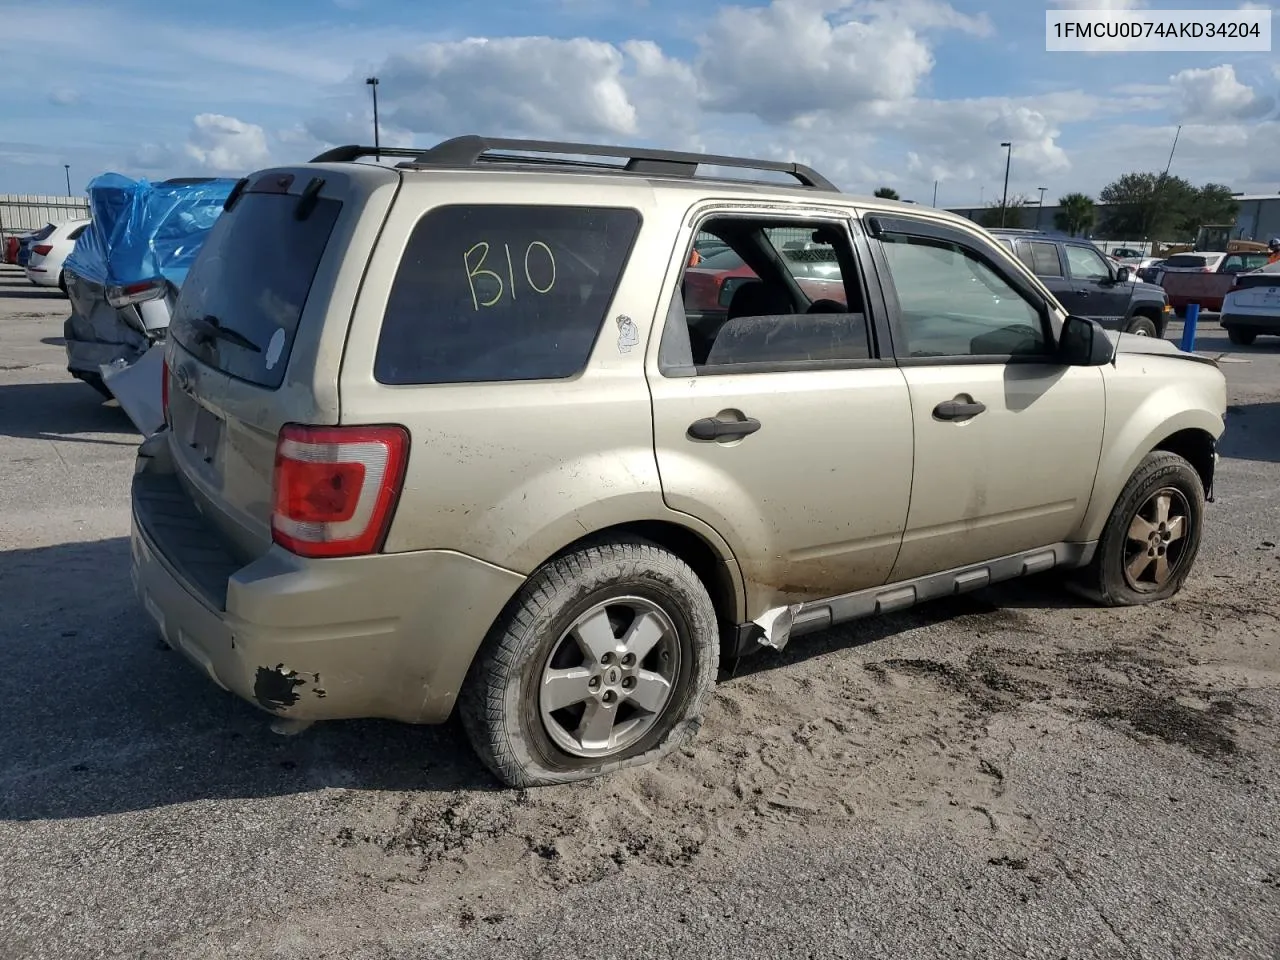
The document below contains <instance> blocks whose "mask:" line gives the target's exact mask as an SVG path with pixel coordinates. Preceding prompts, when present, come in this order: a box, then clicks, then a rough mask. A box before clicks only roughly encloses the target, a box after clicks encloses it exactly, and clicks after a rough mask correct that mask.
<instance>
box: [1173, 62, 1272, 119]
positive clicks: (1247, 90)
mask: <svg viewBox="0 0 1280 960" xmlns="http://www.w3.org/2000/svg"><path fill="white" fill-rule="evenodd" d="M1169 83H1170V84H1171V85H1172V86H1173V88H1174V89H1175V90H1176V91H1177V92H1178V94H1179V97H1180V104H1179V112H1180V115H1181V117H1182V118H1183V119H1184V120H1190V121H1203V122H1207V123H1214V122H1218V123H1224V122H1230V121H1231V120H1235V119H1248V118H1251V117H1260V116H1262V115H1263V114H1266V113H1268V112H1269V111H1270V110H1271V108H1272V106H1273V105H1274V101H1273V100H1272V99H1271V98H1270V97H1264V96H1261V95H1259V94H1258V93H1257V92H1256V91H1255V90H1254V89H1253V88H1252V87H1250V86H1248V85H1247V84H1244V83H1241V82H1240V81H1239V80H1238V79H1237V78H1236V71H1235V67H1233V66H1232V65H1231V64H1222V65H1220V66H1217V67H1211V68H1209V69H1207V70H1201V69H1195V68H1192V69H1188V70H1183V71H1181V72H1179V73H1176V74H1174V75H1173V76H1172V77H1170V78H1169Z"/></svg>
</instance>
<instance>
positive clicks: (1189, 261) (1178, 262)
mask: <svg viewBox="0 0 1280 960" xmlns="http://www.w3.org/2000/svg"><path fill="white" fill-rule="evenodd" d="M1164 265H1165V266H1166V267H1207V266H1208V265H1209V257H1199V256H1196V255H1195V254H1191V253H1178V254H1175V255H1174V256H1172V257H1170V258H1169V259H1168V260H1166V261H1165V262H1164Z"/></svg>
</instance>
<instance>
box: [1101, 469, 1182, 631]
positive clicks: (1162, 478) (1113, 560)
mask: <svg viewBox="0 0 1280 960" xmlns="http://www.w3.org/2000/svg"><path fill="white" fill-rule="evenodd" d="M1203 522H1204V484H1203V483H1202V482H1201V480H1200V475H1199V474H1198V473H1196V471H1195V468H1194V467H1192V466H1191V464H1190V463H1188V462H1187V461H1186V460H1184V459H1183V458H1182V457H1180V456H1178V455H1177V454H1176V453H1166V452H1165V451H1162V450H1155V451H1152V452H1151V453H1149V454H1147V455H1146V456H1145V457H1144V458H1143V459H1142V462H1141V463H1140V464H1138V469H1137V470H1135V471H1134V472H1133V476H1132V477H1130V478H1129V482H1128V483H1126V484H1125V487H1124V490H1123V491H1122V492H1121V494H1120V498H1119V500H1117V501H1116V505H1115V507H1114V508H1112V511H1111V516H1110V517H1109V518H1108V519H1107V525H1106V527H1105V528H1104V529H1103V531H1102V537H1101V538H1100V539H1099V540H1098V548H1097V551H1096V552H1095V553H1094V555H1093V560H1092V561H1091V562H1090V563H1089V565H1088V566H1087V567H1085V568H1084V569H1083V570H1081V571H1080V572H1079V574H1078V579H1077V585H1078V586H1079V587H1080V588H1082V591H1083V592H1084V593H1085V594H1086V595H1087V596H1089V597H1090V598H1091V599H1093V600H1096V601H1097V602H1099V603H1101V604H1103V605H1104V606H1109V607H1122V606H1136V605H1138V604H1146V603H1154V602H1156V601H1158V600H1166V599H1168V598H1169V597H1172V596H1173V595H1174V594H1175V593H1177V592H1178V591H1179V590H1181V589H1182V585H1183V584H1184V583H1185V582H1186V579H1187V576H1188V575H1189V574H1190V573H1191V568H1192V566H1193V565H1194V563H1195V559H1196V554H1197V553H1198V552H1199V550H1200V538H1201V533H1202V526H1203Z"/></svg>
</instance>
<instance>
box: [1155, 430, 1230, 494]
mask: <svg viewBox="0 0 1280 960" xmlns="http://www.w3.org/2000/svg"><path fill="white" fill-rule="evenodd" d="M1217 446H1218V442H1217V440H1216V439H1214V436H1213V434H1211V433H1209V431H1208V430H1204V429H1201V428H1199V427H1188V428H1186V429H1184V430H1179V431H1178V432H1177V433H1173V434H1170V435H1169V436H1167V437H1165V438H1164V439H1163V440H1161V441H1160V442H1159V443H1157V444H1156V445H1155V446H1154V447H1153V448H1152V450H1153V451H1154V450H1163V451H1165V452H1166V453H1176V454H1177V455H1178V456H1180V457H1181V458H1182V459H1183V460H1186V461H1187V462H1188V463H1189V464H1191V466H1193V467H1194V468H1195V471H1196V473H1198V474H1199V475H1200V482H1201V483H1203V484H1204V489H1205V493H1206V494H1211V493H1212V491H1213V472H1214V468H1215V466H1216V465H1217Z"/></svg>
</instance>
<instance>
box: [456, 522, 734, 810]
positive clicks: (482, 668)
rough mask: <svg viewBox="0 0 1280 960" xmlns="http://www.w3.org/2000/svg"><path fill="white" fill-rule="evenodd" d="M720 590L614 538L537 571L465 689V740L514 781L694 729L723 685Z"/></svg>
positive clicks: (659, 555) (595, 768) (535, 782)
mask: <svg viewBox="0 0 1280 960" xmlns="http://www.w3.org/2000/svg"><path fill="white" fill-rule="evenodd" d="M718 662H719V626H718V623H717V620H716V613H715V608H714V606H713V605H712V602H711V597H710V596H709V595H708V593H707V589H706V587H705V585H704V584H703V583H702V581H701V580H700V579H699V578H698V576H697V574H695V573H694V572H693V570H692V569H690V568H689V566H688V565H687V564H686V563H684V561H682V560H681V559H680V558H679V557H677V556H675V555H674V554H672V553H670V552H668V551H667V550H664V549H662V548H661V547H658V546H657V545H655V544H652V543H649V542H647V541H643V540H639V539H636V540H630V539H627V540H606V541H603V542H601V543H598V544H595V545H591V546H586V547H583V548H581V549H578V550H575V551H573V552H571V553H568V554H565V555H563V556H561V557H558V558H556V559H554V560H552V561H550V562H548V563H547V564H546V565H544V566H543V567H542V568H541V569H539V570H538V571H537V572H535V573H534V575H533V576H532V577H530V578H529V580H528V582H526V583H525V585H524V586H523V587H522V588H521V590H520V592H519V593H518V594H517V595H516V597H515V598H514V599H513V600H512V602H511V604H510V605H509V606H508V608H507V610H506V611H504V613H503V615H502V616H501V617H500V618H499V619H498V622H497V623H496V624H495V625H494V627H493V629H492V630H491V631H490V632H489V635H488V636H487V637H486V638H485V641H484V644H483V645H482V646H481V649H480V652H479V654H478V655H477V656H476V659H475V662H474V663H473V664H472V666H471V670H470V671H469V672H468V674H467V679H466V681H465V683H464V686H463V689H462V691H461V696H460V698H459V707H458V709H459V714H460V717H461V720H462V725H463V729H464V730H465V731H466V734H467V739H468V740H469V741H470V742H471V745H472V747H473V748H474V749H475V751H476V753H477V754H478V755H479V757H480V759H481V761H483V762H484V764H485V766H487V767H488V768H489V769H490V770H491V771H492V772H493V774H494V775H495V776H496V777H497V778H498V779H499V780H501V781H502V782H503V783H505V784H507V785H508V786H511V787H532V786H544V785H548V784H555V783H569V782H572V781H576V780H585V779H589V778H592V777H596V776H601V775H603V774H607V773H611V772H613V771H615V770H619V769H622V768H624V767H630V766H635V765H639V764H643V763H648V762H651V761H654V760H657V759H658V758H660V757H662V756H664V755H665V754H667V753H668V752H670V751H671V750H673V749H675V748H676V747H677V746H679V745H680V744H681V743H683V742H684V741H686V740H687V739H689V738H690V737H691V736H693V734H694V733H696V732H697V730H698V728H699V727H700V726H701V725H702V714H703V712H704V711H705V709H706V706H707V703H708V702H709V700H710V698H711V693H712V690H713V688H714V686H715V676H716V667H717V664H718Z"/></svg>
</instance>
